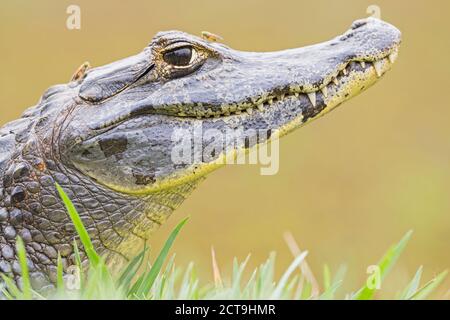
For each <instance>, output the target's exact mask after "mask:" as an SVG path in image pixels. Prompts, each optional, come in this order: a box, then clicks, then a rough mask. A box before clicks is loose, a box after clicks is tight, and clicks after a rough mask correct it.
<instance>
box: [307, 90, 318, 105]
mask: <svg viewBox="0 0 450 320" xmlns="http://www.w3.org/2000/svg"><path fill="white" fill-rule="evenodd" d="M307 95H308V98H309V101H311V104H312V105H313V106H314V107H315V106H316V93H315V92H310V93H308V94H307Z"/></svg>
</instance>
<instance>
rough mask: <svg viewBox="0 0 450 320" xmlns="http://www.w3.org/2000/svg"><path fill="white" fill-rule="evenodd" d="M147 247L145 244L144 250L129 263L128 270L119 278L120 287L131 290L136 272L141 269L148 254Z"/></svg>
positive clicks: (118, 284)
mask: <svg viewBox="0 0 450 320" xmlns="http://www.w3.org/2000/svg"><path fill="white" fill-rule="evenodd" d="M147 249H148V248H147V245H146V244H144V249H142V251H141V252H140V253H139V254H138V255H137V256H136V257H134V258H133V260H131V261H130V263H128V266H127V267H126V269H125V270H124V271H123V272H122V274H121V275H120V277H119V280H118V281H117V286H118V287H124V288H129V286H130V284H131V281H132V279H133V278H134V276H135V274H136V272H137V271H138V270H139V268H140V267H141V266H142V263H143V262H144V257H145V253H146V252H147Z"/></svg>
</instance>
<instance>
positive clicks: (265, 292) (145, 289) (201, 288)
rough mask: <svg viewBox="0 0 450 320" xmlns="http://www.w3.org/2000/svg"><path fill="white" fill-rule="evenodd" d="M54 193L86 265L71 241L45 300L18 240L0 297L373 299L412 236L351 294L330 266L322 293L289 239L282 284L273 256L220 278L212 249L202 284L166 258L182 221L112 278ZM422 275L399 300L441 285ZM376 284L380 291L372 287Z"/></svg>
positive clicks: (440, 279) (235, 264) (191, 269)
mask: <svg viewBox="0 0 450 320" xmlns="http://www.w3.org/2000/svg"><path fill="white" fill-rule="evenodd" d="M57 189H58V192H59V194H60V196H61V199H62V200H63V202H64V204H65V206H66V208H67V211H68V213H69V216H70V218H71V219H72V222H73V224H74V226H75V228H76V230H77V233H78V235H79V238H80V241H81V243H82V245H83V249H84V251H85V252H86V255H87V257H88V260H89V266H88V267H87V268H85V270H83V269H82V267H81V258H80V254H79V248H78V246H77V243H76V242H75V241H74V251H75V256H76V259H75V260H76V267H75V268H73V270H72V271H74V272H72V273H70V274H69V275H64V274H63V267H62V263H61V258H60V257H59V256H58V260H57V281H56V290H54V291H52V292H50V293H48V294H47V295H46V296H43V295H42V294H40V293H38V292H35V291H34V290H33V289H32V288H31V284H30V279H29V272H28V267H27V261H26V260H27V258H26V251H25V247H24V244H23V241H22V239H20V237H18V238H17V255H18V259H19V263H20V266H21V270H22V279H23V281H22V286H21V288H20V289H19V288H18V287H17V285H16V284H15V283H14V282H13V281H12V280H11V279H10V278H8V277H7V276H6V275H3V274H2V275H1V277H2V279H3V282H4V284H5V288H4V289H3V294H4V295H5V296H6V297H7V298H9V299H137V300H147V299H152V300H158V299H324V300H327V299H356V300H369V299H374V297H376V296H377V294H378V293H379V292H382V290H383V284H384V280H385V277H386V275H387V274H388V273H389V271H390V270H391V269H392V267H393V266H394V265H395V263H396V262H397V261H398V259H399V257H400V255H401V253H402V252H403V251H404V249H405V247H406V245H407V243H408V241H409V239H410V238H411V235H412V232H411V231H410V232H408V233H407V234H406V235H405V236H404V237H403V238H402V239H401V240H400V241H399V242H398V243H397V244H395V245H393V246H392V247H391V248H389V249H388V251H387V252H386V253H385V255H384V256H383V257H382V258H381V259H380V261H379V263H378V264H377V265H376V266H372V267H373V268H374V270H375V271H374V273H372V274H370V275H369V277H368V281H366V283H365V284H364V285H363V286H362V287H361V288H360V289H359V290H356V291H355V293H349V294H342V293H339V291H340V290H339V289H340V287H341V285H342V283H343V281H344V276H345V268H340V269H339V270H337V272H336V273H335V274H334V276H333V275H332V273H331V270H330V268H329V267H328V266H324V270H323V281H322V290H320V289H319V285H318V281H317V280H316V279H315V277H314V275H313V274H312V272H311V270H310V269H309V266H308V264H307V262H306V260H305V259H306V257H307V254H308V253H307V252H306V251H305V252H300V250H298V247H297V246H296V243H295V242H293V241H294V240H293V238H289V239H290V240H288V245H289V247H290V248H291V251H292V252H293V253H294V255H295V258H294V260H293V262H292V263H291V265H290V266H289V267H288V268H287V269H286V271H285V272H284V273H283V275H282V276H281V277H280V279H276V278H275V254H274V253H272V254H271V255H270V256H269V258H268V259H267V261H265V262H264V263H263V264H261V265H260V266H259V267H258V268H256V269H255V270H253V272H252V273H251V275H250V276H249V277H245V276H244V275H246V274H247V273H246V272H245V271H246V265H247V263H248V260H249V258H250V256H249V257H247V259H245V260H244V261H243V262H239V261H238V260H237V259H235V260H234V261H233V270H232V274H231V275H230V276H229V277H227V278H226V279H229V280H228V281H226V280H224V278H223V277H222V275H221V273H220V270H219V267H218V264H217V261H216V258H215V252H214V250H212V262H213V263H212V265H213V274H214V282H213V283H207V284H206V285H200V283H201V281H200V279H199V277H198V276H197V274H196V272H195V268H194V264H193V263H190V264H189V265H188V266H187V267H186V268H176V267H175V262H174V261H175V257H174V256H171V257H170V258H168V257H169V251H170V248H171V247H172V244H173V243H174V241H175V239H176V237H177V235H178V233H179V232H180V231H181V229H182V228H183V226H184V225H185V224H186V222H187V218H186V219H184V220H183V221H181V222H180V223H179V224H178V225H177V226H176V228H175V229H174V230H173V231H172V233H171V234H170V235H169V237H168V239H167V241H166V243H165V244H164V246H163V248H162V249H161V251H160V253H159V255H158V256H157V258H156V260H155V261H154V262H153V263H151V262H150V261H149V260H148V258H146V257H147V256H148V255H147V252H148V248H147V247H145V248H144V249H143V250H142V252H140V254H138V255H137V256H136V257H135V258H134V259H132V260H131V261H129V263H128V265H127V266H126V267H125V268H124V269H123V270H122V272H121V273H119V274H118V275H112V274H111V273H110V271H109V270H108V268H107V266H106V264H105V261H104V259H103V258H102V257H101V256H99V255H98V254H97V252H96V251H95V249H94V247H93V245H92V242H91V239H90V237H89V234H88V233H87V231H86V229H85V228H84V226H83V223H82V221H81V219H80V217H79V215H78V213H77V211H76V209H75V207H74V205H73V204H72V202H71V201H70V199H69V198H68V197H67V195H66V194H65V193H64V191H63V190H62V188H61V187H60V186H57ZM422 270H423V268H422V267H420V268H419V269H418V270H417V272H416V274H415V275H414V277H413V278H412V279H411V281H410V282H409V283H408V284H407V286H406V287H405V288H403V289H401V290H398V294H397V295H396V297H394V298H397V299H407V300H410V299H426V298H428V297H429V296H430V294H431V293H433V292H434V291H435V289H436V288H437V287H438V286H439V285H440V284H441V283H442V282H443V280H444V278H445V277H446V275H447V271H444V272H442V273H440V274H439V275H437V276H435V277H434V278H432V279H431V280H429V281H428V282H426V283H425V284H423V285H421V278H422ZM377 281H379V282H380V283H379V284H380V290H378V289H377V288H376V285H377V283H376V282H377Z"/></svg>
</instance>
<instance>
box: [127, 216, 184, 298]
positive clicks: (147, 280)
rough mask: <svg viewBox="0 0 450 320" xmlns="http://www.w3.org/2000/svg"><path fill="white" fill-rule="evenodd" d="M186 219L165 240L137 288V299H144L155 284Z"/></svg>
mask: <svg viewBox="0 0 450 320" xmlns="http://www.w3.org/2000/svg"><path fill="white" fill-rule="evenodd" d="M188 219H189V217H188V218H185V219H184V220H183V221H181V222H180V223H179V224H178V225H177V226H176V227H175V229H174V230H173V231H172V233H171V234H170V236H169V238H168V239H167V241H166V243H165V244H164V247H163V248H162V249H161V252H160V253H159V255H158V258H156V261H155V263H154V264H153V266H152V268H151V269H150V271H149V272H148V273H147V274H146V276H145V277H144V279H143V281H142V283H141V285H140V286H139V289H138V290H137V292H136V295H137V296H138V297H145V296H146V295H147V294H148V293H149V292H150V289H151V288H152V286H153V283H154V282H155V279H156V277H157V275H158V274H159V271H160V270H161V268H162V265H163V263H164V260H165V259H166V257H167V255H168V254H169V250H170V248H171V247H172V244H173V242H174V241H175V238H176V237H177V235H178V233H179V232H180V230H181V228H183V226H184V225H185V223H186V222H187V221H188Z"/></svg>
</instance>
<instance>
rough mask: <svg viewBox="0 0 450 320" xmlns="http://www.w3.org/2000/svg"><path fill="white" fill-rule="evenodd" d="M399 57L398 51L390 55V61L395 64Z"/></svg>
mask: <svg viewBox="0 0 450 320" xmlns="http://www.w3.org/2000/svg"><path fill="white" fill-rule="evenodd" d="M397 56H398V51H397V50H396V51H394V52H392V53H391V54H390V55H389V61H390V62H391V63H394V62H395V60H397Z"/></svg>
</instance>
